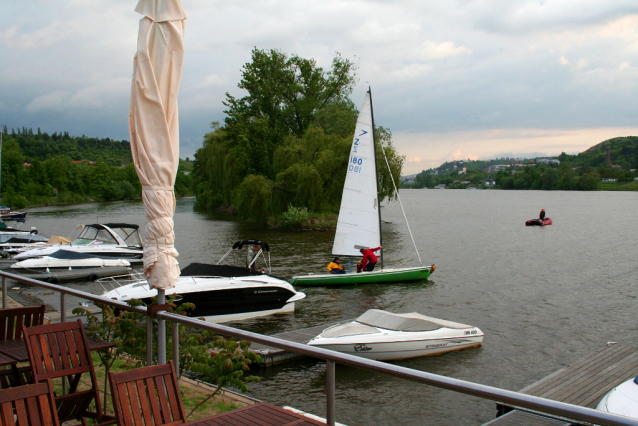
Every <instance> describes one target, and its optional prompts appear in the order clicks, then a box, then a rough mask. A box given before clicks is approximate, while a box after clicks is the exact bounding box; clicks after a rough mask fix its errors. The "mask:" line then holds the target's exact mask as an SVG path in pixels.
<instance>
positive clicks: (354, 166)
mask: <svg viewBox="0 0 638 426" xmlns="http://www.w3.org/2000/svg"><path fill="white" fill-rule="evenodd" d="M362 164H363V159H362V158H357V157H352V156H350V164H349V165H348V171H350V172H355V173H361V169H363V167H362V166H361V165H362Z"/></svg>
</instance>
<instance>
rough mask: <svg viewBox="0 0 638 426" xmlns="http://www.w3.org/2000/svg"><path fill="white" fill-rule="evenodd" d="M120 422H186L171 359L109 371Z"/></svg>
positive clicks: (123, 425)
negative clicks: (132, 368)
mask: <svg viewBox="0 0 638 426" xmlns="http://www.w3.org/2000/svg"><path fill="white" fill-rule="evenodd" d="M109 381H110V382H111V396H112V398H113V407H114V410H115V417H116V418H117V422H118V423H117V424H118V425H120V426H147V425H153V426H160V425H161V426H171V425H181V424H184V423H185V422H186V415H185V413H184V406H183V404H182V398H181V396H180V393H179V385H178V384H177V378H176V376H175V369H174V368H173V362H172V361H171V362H169V363H168V364H163V365H153V366H150V367H142V368H136V369H134V370H129V371H124V372H122V373H117V374H115V373H109Z"/></svg>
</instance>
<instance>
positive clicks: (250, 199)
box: [234, 175, 272, 222]
mask: <svg viewBox="0 0 638 426" xmlns="http://www.w3.org/2000/svg"><path fill="white" fill-rule="evenodd" d="M271 196H272V182H271V181H270V180H268V179H266V178H265V177H264V176H259V175H248V176H246V178H245V179H244V181H243V182H242V183H241V185H239V188H237V189H236V190H235V193H234V198H235V205H236V206H237V210H238V211H239V217H240V218H241V219H243V220H246V221H249V222H265V221H266V220H267V219H268V215H267V212H268V205H269V204H270V197H271Z"/></svg>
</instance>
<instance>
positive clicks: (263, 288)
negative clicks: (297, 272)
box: [104, 276, 305, 322]
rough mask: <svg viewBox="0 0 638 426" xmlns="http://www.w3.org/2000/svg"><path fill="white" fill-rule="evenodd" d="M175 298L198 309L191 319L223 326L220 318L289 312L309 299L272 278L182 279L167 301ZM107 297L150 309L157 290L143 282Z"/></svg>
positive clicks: (113, 291) (167, 295) (118, 288)
mask: <svg viewBox="0 0 638 426" xmlns="http://www.w3.org/2000/svg"><path fill="white" fill-rule="evenodd" d="M172 295H176V300H175V304H177V305H181V304H183V303H192V304H194V305H195V309H194V310H192V311H188V314H189V315H190V316H195V317H206V319H207V320H210V321H211V322H220V321H219V319H220V318H222V317H227V316H231V315H233V316H235V315H238V314H247V313H254V312H261V313H263V314H266V313H270V312H271V311H272V312H275V311H281V310H285V309H286V308H289V307H290V306H294V302H295V301H297V300H301V299H303V298H304V297H305V294H304V293H300V292H296V291H295V290H294V288H293V287H292V286H291V285H290V284H289V283H288V282H286V281H283V280H279V279H276V278H273V277H269V276H261V277H235V278H226V277H181V278H179V279H178V280H177V283H176V285H175V287H174V288H171V289H168V290H166V297H167V298H170V297H171V296H172ZM104 296H105V297H108V298H113V299H116V300H122V301H128V300H131V299H138V300H141V301H142V302H144V303H145V304H147V305H150V304H151V302H152V298H153V297H156V296H157V290H156V289H150V288H149V286H148V282H146V281H143V282H140V283H138V284H130V285H126V286H122V287H117V288H115V289H114V290H112V291H109V292H107V293H106V294H104ZM291 303H293V305H290V304H291ZM209 317H211V318H209ZM216 318H217V319H216Z"/></svg>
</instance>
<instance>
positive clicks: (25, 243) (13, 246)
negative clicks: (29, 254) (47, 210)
mask: <svg viewBox="0 0 638 426" xmlns="http://www.w3.org/2000/svg"><path fill="white" fill-rule="evenodd" d="M48 243H49V238H47V237H45V236H44V235H41V234H37V233H33V234H31V233H21V234H19V233H16V234H13V233H8V232H2V233H0V253H6V254H7V255H12V254H16V253H19V252H21V251H25V250H29V249H32V248H37V247H43V246H45V245H47V244H48Z"/></svg>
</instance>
